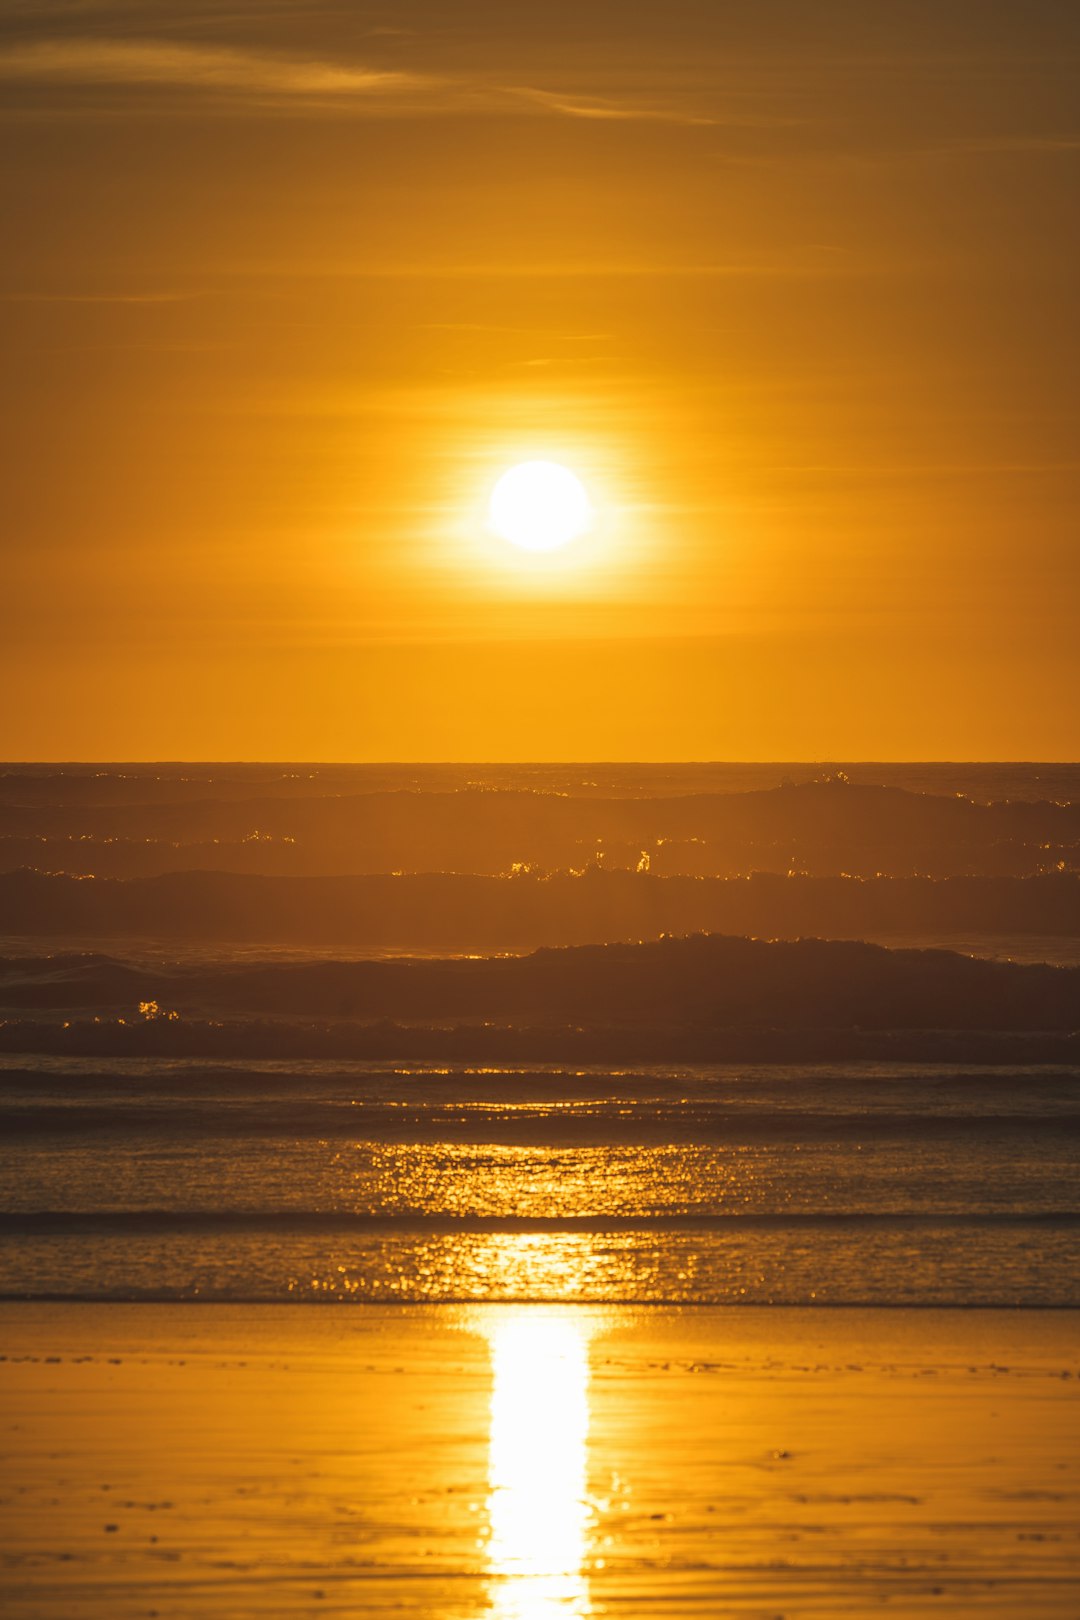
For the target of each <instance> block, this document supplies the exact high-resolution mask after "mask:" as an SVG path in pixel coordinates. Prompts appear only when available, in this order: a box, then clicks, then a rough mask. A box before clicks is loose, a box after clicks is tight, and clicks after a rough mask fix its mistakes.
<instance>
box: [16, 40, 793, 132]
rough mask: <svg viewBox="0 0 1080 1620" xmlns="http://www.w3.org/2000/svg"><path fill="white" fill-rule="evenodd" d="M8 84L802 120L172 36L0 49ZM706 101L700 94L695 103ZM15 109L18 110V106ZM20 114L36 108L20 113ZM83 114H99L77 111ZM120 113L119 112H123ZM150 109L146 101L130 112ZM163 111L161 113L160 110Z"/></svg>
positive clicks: (638, 116) (280, 104) (741, 122)
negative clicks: (203, 42) (187, 40)
mask: <svg viewBox="0 0 1080 1620" xmlns="http://www.w3.org/2000/svg"><path fill="white" fill-rule="evenodd" d="M0 81H5V82H7V83H8V84H11V85H14V86H16V87H25V88H26V89H28V90H32V89H34V88H35V87H40V88H43V89H49V90H51V92H52V104H51V107H50V111H51V112H52V113H53V115H56V114H58V113H59V112H60V111H61V110H62V109H61V107H60V106H59V105H58V103H57V99H56V97H57V91H58V89H61V88H66V89H69V90H71V91H73V92H78V91H80V90H89V89H94V88H98V89H101V88H110V87H111V88H112V89H114V90H116V91H120V92H123V91H128V92H132V93H137V92H138V91H140V90H143V91H148V90H158V91H171V92H175V93H178V94H186V95H190V96H194V97H198V98H199V101H200V105H203V106H205V102H206V100H207V99H211V100H214V101H217V102H218V103H220V104H222V105H225V106H228V107H229V108H230V109H233V110H244V109H245V108H246V109H248V110H251V111H254V112H258V111H260V110H265V108H266V107H267V106H268V105H270V106H273V107H276V108H278V109H280V110H283V111H284V110H286V109H289V110H294V111H299V112H308V113H311V114H314V115H318V114H332V115H335V116H340V115H358V114H362V115H366V116H375V117H380V116H381V117H392V116H401V115H402V114H405V115H410V114H411V115H413V116H425V115H427V116H437V115H447V114H455V113H457V114H472V115H486V116H496V117H556V118H568V119H574V120H592V121H597V122H610V123H657V124H668V125H674V126H683V127H686V128H703V129H712V128H720V127H725V128H734V127H738V128H747V129H753V128H762V129H765V128H770V129H771V128H779V127H789V126H790V125H792V124H793V123H797V122H799V120H795V119H791V118H785V117H772V116H770V115H765V116H759V115H755V114H752V113H739V112H732V111H731V110H730V109H729V108H725V109H724V110H723V111H719V112H714V111H709V112H704V111H702V110H700V107H699V106H697V107H695V106H692V105H691V104H690V101H689V99H688V101H687V105H686V106H685V107H680V106H678V105H673V104H672V103H671V102H670V101H656V100H651V99H648V98H644V97H636V96H630V95H623V96H595V95H587V94H582V93H578V92H569V91H563V90H558V89H549V88H545V87H542V86H536V85H521V84H506V83H503V82H500V80H499V78H497V77H495V76H493V75H483V74H479V75H462V74H454V73H449V74H433V73H426V72H412V71H400V70H388V69H383V68H378V67H368V66H362V65H359V64H356V63H347V62H337V61H324V60H315V59H308V58H298V57H289V56H283V55H274V54H270V53H267V52H258V51H245V50H238V49H235V48H231V47H217V46H207V45H192V44H183V43H178V42H175V41H170V40H151V39H143V40H139V39H107V38H68V39H38V40H30V41H27V42H24V43H21V44H18V45H12V46H9V47H8V48H7V49H0ZM694 99H695V100H697V98H696V97H695V98H694ZM9 110H11V109H9ZM14 110H15V111H16V112H18V111H22V110H31V109H29V108H27V109H21V108H15V109H14ZM74 110H75V111H76V112H86V111H93V110H96V109H90V108H86V107H82V106H78V105H76V106H75V108H74ZM110 110H113V111H115V110H116V108H111V109H110ZM120 110H129V111H131V112H140V113H141V112H145V110H146V104H145V102H133V103H132V104H131V106H130V107H129V108H127V109H124V108H121V109H120ZM154 110H155V111H160V110H161V106H160V104H158V105H157V106H156V107H155V109H154Z"/></svg>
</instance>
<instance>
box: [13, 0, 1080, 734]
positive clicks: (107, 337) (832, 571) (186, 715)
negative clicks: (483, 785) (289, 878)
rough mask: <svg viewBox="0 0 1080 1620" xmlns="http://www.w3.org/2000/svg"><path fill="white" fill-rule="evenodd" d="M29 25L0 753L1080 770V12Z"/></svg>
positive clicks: (365, 17) (86, 12) (335, 16)
mask: <svg viewBox="0 0 1080 1620" xmlns="http://www.w3.org/2000/svg"><path fill="white" fill-rule="evenodd" d="M0 18H2V21H3V27H2V30H0V87H2V95H3V105H4V107H5V109H6V111H5V117H4V121H3V130H4V136H5V139H4V147H3V158H2V177H3V191H4V217H5V220H6V223H7V228H8V229H7V235H8V242H9V245H8V249H7V251H6V254H5V258H4V263H3V267H2V270H0V318H2V319H3V320H4V322H5V328H6V329H5V334H4V349H5V354H6V358H7V365H6V367H5V375H4V383H3V396H2V409H3V436H4V445H5V450H6V452H7V455H6V457H5V460H6V461H7V464H8V465H7V472H6V474H5V478H4V481H3V492H2V501H3V507H4V510H3V514H2V526H0V533H2V540H0V544H2V546H3V578H4V582H5V589H4V591H3V593H2V597H0V616H2V623H0V678H2V681H3V690H4V693H5V701H4V703H3V705H2V707H0V756H3V757H7V758H25V759H33V758H46V759H47V758H84V759H86V758H95V757H99V758H130V759H137V758H185V757H198V758H221V757H224V758H279V759H280V758H317V759H328V760H329V759H343V760H344V759H358V760H363V759H383V758H393V759H452V758H471V759H500V758H501V759H515V758H519V759H520V758H524V759H542V758H589V757H596V758H609V759H614V758H636V759H649V758H660V759H663V758H680V757H681V758H749V759H753V758H758V759H768V758H788V759H791V758H857V757H864V758H877V759H886V758H903V757H915V758H933V757H952V758H978V757H987V758H994V757H997V758H1023V757H1026V758H1055V757H1057V758H1067V757H1073V758H1075V757H1077V756H1080V705H1078V704H1077V701H1076V700H1077V692H1078V679H1077V677H1078V674H1080V668H1078V666H1080V651H1078V648H1080V637H1078V635H1077V633H1076V630H1075V624H1076V622H1077V619H1078V605H1080V604H1078V596H1080V592H1078V583H1080V558H1078V554H1077V545H1076V533H1077V524H1076V518H1075V511H1076V481H1077V432H1076V428H1077V390H1076V376H1077V369H1078V367H1077V362H1078V358H1080V357H1078V354H1077V347H1078V345H1077V337H1076V332H1077V323H1076V320H1075V312H1074V305H1075V286H1076V284H1077V272H1078V269H1080V266H1078V263H1077V260H1078V257H1080V254H1078V246H1080V243H1078V232H1077V219H1078V217H1080V216H1078V214H1077V210H1076V207H1075V197H1076V188H1077V178H1078V177H1077V164H1078V156H1080V123H1078V120H1077V116H1076V111H1075V109H1076V106H1077V105H1078V96H1077V91H1078V86H1077V66H1078V61H1080V8H1077V7H1076V6H1075V5H1074V4H1073V3H1072V0H1068V3H1066V0H1060V3H1059V0H1030V3H1027V4H1025V5H1023V6H1020V5H1018V4H1015V3H1013V0H1008V3H1004V0H983V3H981V4H979V5H975V4H973V3H971V0H935V3H933V4H931V3H926V4H923V3H920V0H895V3H894V0H882V3H881V4H875V5H870V6H867V5H866V4H865V0H863V3H859V4H856V3H851V4H847V3H839V0H822V3H820V4H819V3H815V4H810V3H809V0H804V3H802V4H795V3H786V4H785V3H779V0H754V3H753V4H751V3H750V0H741V3H739V4H734V3H725V0H698V3H691V0H673V3H669V4H665V5H664V6H662V7H659V6H658V7H643V6H642V7H632V6H627V5H626V4H624V3H622V0H619V3H615V0H610V3H595V0H579V3H577V4H574V5H570V4H560V3H555V4H551V3H547V4H543V5H540V4H536V5H517V6H507V5H505V4H496V3H494V0H485V3H463V4H455V5H450V4H448V3H445V0H440V3H438V4H436V3H435V0H427V3H418V0H398V3H396V4H393V5H389V4H387V5H383V6H365V5H362V4H354V3H346V0H330V3H328V4H325V5H317V6H315V5H312V6H305V5H276V4H272V3H263V4H259V3H250V4H245V3H243V0H230V3H229V4H225V3H224V0H220V3H217V4H211V3H207V0H203V3H201V4H200V3H195V4H190V3H189V4H185V5H184V6H176V7H173V6H171V5H170V4H168V3H167V0H166V3H162V4H157V5H154V6H152V7H148V6H145V5H128V4H114V5H111V6H110V5H98V4H95V3H93V0H90V3H85V4H69V3H64V4H52V3H49V0H39V3H36V4H34V5H33V6H29V5H26V6H24V5H19V4H15V3H9V4H7V5H6V6H5V7H3V9H2V10H0ZM533 456H544V457H551V458H553V459H557V460H561V461H565V462H566V463H567V464H569V465H570V466H572V467H573V468H574V469H575V471H577V473H578V474H579V475H580V476H581V478H582V479H583V480H584V482H585V483H586V485H587V487H588V488H589V491H590V494H591V496H592V498H593V501H594V504H595V506H596V508H597V511H598V514H599V519H600V522H599V526H598V530H597V532H596V533H595V534H594V535H592V536H590V537H587V538H586V539H585V540H584V541H581V542H575V543H574V544H573V545H572V546H571V547H569V548H567V550H566V551H565V552H563V553H560V554H559V556H558V559H557V560H556V561H555V562H554V563H552V565H551V566H546V565H545V566H544V567H537V566H535V565H534V564H530V563H529V561H528V560H527V559H522V558H520V557H519V556H518V555H517V554H514V553H511V552H510V551H509V549H508V548H507V547H506V546H505V545H504V544H503V543H502V542H498V541H493V540H492V538H491V536H490V535H488V534H487V533H486V531H485V529H484V524H483V508H484V500H485V496H486V492H487V490H488V489H489V488H490V485H491V482H492V481H493V479H494V478H495V477H496V476H497V474H498V473H499V471H500V470H501V469H502V468H503V467H505V466H507V465H509V464H510V463H512V462H513V461H515V460H521V459H526V458H530V457H533Z"/></svg>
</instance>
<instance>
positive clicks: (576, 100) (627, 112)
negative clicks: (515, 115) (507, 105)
mask: <svg viewBox="0 0 1080 1620" xmlns="http://www.w3.org/2000/svg"><path fill="white" fill-rule="evenodd" d="M509 93H510V94H511V95H513V96H519V97H521V98H522V99H523V100H524V101H527V102H532V103H533V104H534V105H535V106H537V107H538V108H540V109H541V110H542V111H544V112H548V113H555V114H558V115H561V116H562V117H564V118H592V119H597V120H601V121H608V122H612V123H630V122H632V123H643V122H644V123H656V124H685V125H689V126H693V125H701V126H705V127H709V128H712V127H715V126H716V125H717V124H721V123H727V122H728V120H727V119H721V118H714V117H709V116H706V115H705V114H703V113H696V112H691V111H689V110H687V109H685V108H678V107H664V106H654V105H652V104H650V103H649V102H647V101H633V100H616V99H613V98H608V97H605V98H603V99H599V98H597V97H589V96H576V95H564V94H562V93H560V92H559V91H556V90H538V89H535V88H533V87H532V86H529V85H512V86H510V88H509Z"/></svg>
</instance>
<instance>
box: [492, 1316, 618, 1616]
mask: <svg viewBox="0 0 1080 1620" xmlns="http://www.w3.org/2000/svg"><path fill="white" fill-rule="evenodd" d="M485 1332H486V1334H487V1337H488V1339H489V1342H490V1345H491V1357H492V1371H493V1385H492V1393H491V1439H490V1452H489V1468H488V1485H489V1494H488V1520H489V1525H490V1535H489V1540H488V1549H487V1553H488V1567H489V1570H490V1575H491V1588H490V1597H491V1613H492V1614H493V1615H494V1616H497V1617H498V1620H548V1617H552V1616H555V1615H561V1616H564V1617H566V1616H585V1615H588V1614H591V1613H592V1606H591V1603H590V1601H589V1583H588V1577H587V1575H586V1573H585V1564H586V1558H587V1554H588V1538H589V1521H590V1508H589V1504H588V1500H587V1494H586V1492H587V1461H588V1459H587V1440H588V1432H589V1349H588V1338H589V1325H588V1323H587V1322H584V1321H580V1320H575V1319H574V1317H573V1316H572V1315H570V1314H567V1313H562V1312H559V1313H549V1312H542V1313H541V1312H537V1311H535V1310H534V1311H528V1312H525V1311H520V1312H513V1313H511V1314H509V1315H507V1316H500V1317H499V1318H498V1319H497V1320H496V1321H495V1322H494V1323H493V1324H491V1325H485Z"/></svg>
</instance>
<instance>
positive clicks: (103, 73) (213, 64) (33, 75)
mask: <svg viewBox="0 0 1080 1620" xmlns="http://www.w3.org/2000/svg"><path fill="white" fill-rule="evenodd" d="M0 77H3V78H5V79H8V80H14V81H16V82H19V81H22V82H26V83H44V84H57V83H61V84H77V85H78V84H82V85H91V84H118V85H159V86H160V85H165V86H172V87H174V88H177V89H188V90H206V91H211V92H215V91H223V92H226V93H234V94H235V93H241V94H247V95H255V96H260V95H270V96H286V97H288V96H328V97H334V96H353V95H358V94H371V93H379V92H382V93H387V92H389V93H394V92H398V91H402V90H407V89H411V88H413V87H415V86H416V85H418V84H422V83H433V82H436V81H432V80H427V79H424V78H422V77H420V76H419V75H416V74H411V73H397V72H393V73H391V72H384V71H381V70H377V69H370V68H360V67H346V66H342V65H340V64H337V63H332V62H318V61H304V60H294V59H290V58H288V57H278V56H268V55H263V54H259V53H256V52H249V51H237V50H223V49H213V48H208V47H206V46H200V45H178V44H173V43H170V42H157V41H140V40H100V39H70V40H34V41H30V42H29V43H27V44H24V45H17V46H14V47H11V48H9V49H8V50H6V51H0Z"/></svg>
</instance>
